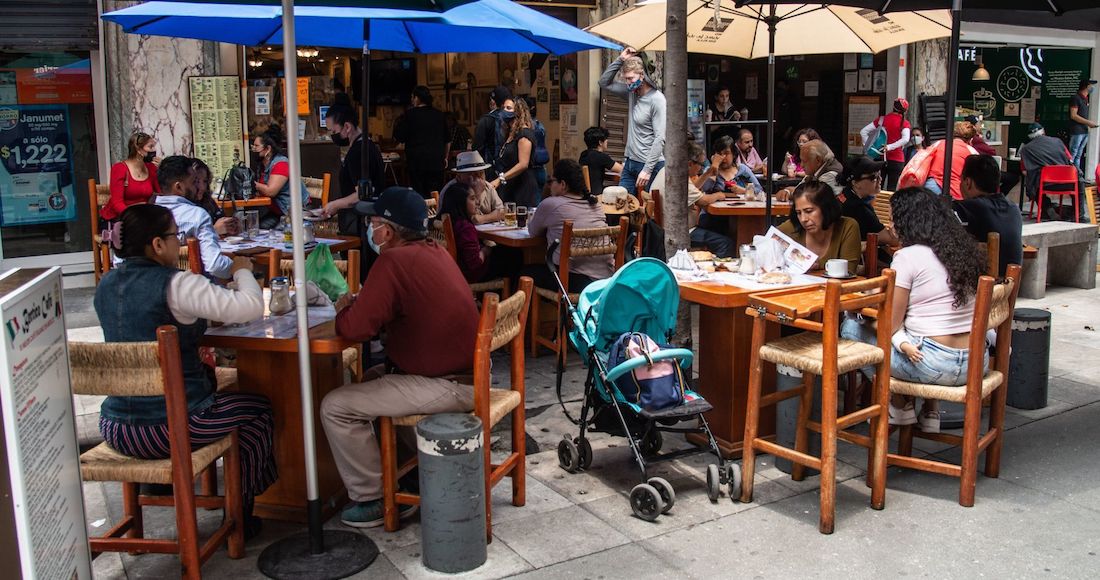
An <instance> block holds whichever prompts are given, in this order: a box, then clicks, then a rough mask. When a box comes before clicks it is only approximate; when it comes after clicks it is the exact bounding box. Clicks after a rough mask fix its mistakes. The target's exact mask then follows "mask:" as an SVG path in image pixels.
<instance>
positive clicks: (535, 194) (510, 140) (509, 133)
mask: <svg viewBox="0 0 1100 580" xmlns="http://www.w3.org/2000/svg"><path fill="white" fill-rule="evenodd" d="M509 103H511V104H512V110H511V111H509V110H508V104H509ZM501 118H502V119H504V132H505V142H504V144H503V145H502V146H501V148H500V152H499V153H498V154H497V160H496V163H495V165H494V168H495V169H496V171H497V178H496V179H494V180H493V181H491V182H490V183H489V185H492V186H493V189H496V190H497V192H498V193H500V198H501V199H502V200H504V201H506V202H508V201H510V202H513V203H515V204H516V205H522V206H524V207H534V206H536V205H538V203H539V197H540V196H541V194H542V192H541V191H540V190H539V182H538V178H537V177H536V175H535V168H534V155H535V143H536V141H537V137H536V136H535V130H534V123H533V122H532V121H531V110H530V109H528V108H527V102H526V101H524V100H523V99H515V100H514V101H513V100H512V99H508V100H507V101H505V106H504V107H503V113H502V116H501Z"/></svg>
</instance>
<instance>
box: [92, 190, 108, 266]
mask: <svg viewBox="0 0 1100 580" xmlns="http://www.w3.org/2000/svg"><path fill="white" fill-rule="evenodd" d="M110 200H111V188H110V187H109V186H106V185H99V184H97V183H96V181H95V179H89V180H88V223H89V225H90V228H89V229H91V240H92V268H93V269H92V274H94V275H95V281H96V284H98V283H99V279H100V278H102V277H103V274H105V273H107V270H110V269H111V247H110V245H109V244H105V243H103V240H101V239H100V237H99V234H100V232H99V210H100V209H101V208H102V207H103V206H105V205H107V203H108V202H109V201H110Z"/></svg>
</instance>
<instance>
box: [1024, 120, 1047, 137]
mask: <svg viewBox="0 0 1100 580" xmlns="http://www.w3.org/2000/svg"><path fill="white" fill-rule="evenodd" d="M1043 133H1044V131H1043V126H1042V125H1040V124H1039V123H1032V124H1030V125H1028V126H1027V136H1028V137H1029V138H1031V139H1034V138H1036V137H1038V136H1039V135H1042V134H1043Z"/></svg>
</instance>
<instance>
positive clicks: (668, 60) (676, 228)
mask: <svg viewBox="0 0 1100 580" xmlns="http://www.w3.org/2000/svg"><path fill="white" fill-rule="evenodd" d="M665 10H666V16H665V18H666V24H667V34H666V35H665V37H666V39H667V41H666V46H665V71H664V72H665V75H664V77H665V86H664V93H665V99H666V100H667V105H668V108H667V114H666V115H665V191H662V192H661V195H662V201H663V202H664V203H663V210H664V219H665V223H664V227H665V236H666V238H665V250H666V253H667V255H668V256H669V257H670V258H671V257H672V255H673V254H675V253H676V250H685V249H687V248H688V247H689V246H690V240H689V238H688V219H687V218H688V213H687V212H688V207H687V179H688V177H687V134H688V126H687V68H688V67H687V0H668V4H667V5H666V8H665ZM681 306H683V305H681ZM676 326H677V333H676V335H675V336H674V341H675V342H677V343H680V344H688V343H690V341H691V317H690V310H689V309H688V308H687V307H686V306H684V307H682V308H680V316H679V323H678V324H677V325H676Z"/></svg>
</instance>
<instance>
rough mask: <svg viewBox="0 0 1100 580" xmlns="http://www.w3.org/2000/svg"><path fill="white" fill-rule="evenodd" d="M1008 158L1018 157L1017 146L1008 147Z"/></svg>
mask: <svg viewBox="0 0 1100 580" xmlns="http://www.w3.org/2000/svg"><path fill="white" fill-rule="evenodd" d="M1008 158H1009V159H1015V158H1016V148H1015V147H1009V148H1008Z"/></svg>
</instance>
